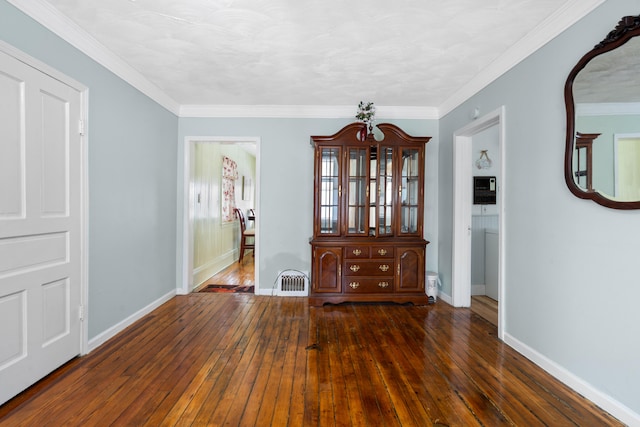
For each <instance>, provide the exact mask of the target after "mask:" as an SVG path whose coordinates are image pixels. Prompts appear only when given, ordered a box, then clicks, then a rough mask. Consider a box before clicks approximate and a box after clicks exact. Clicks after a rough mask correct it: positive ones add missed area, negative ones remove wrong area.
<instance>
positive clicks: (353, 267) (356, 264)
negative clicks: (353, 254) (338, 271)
mask: <svg viewBox="0 0 640 427" xmlns="http://www.w3.org/2000/svg"><path fill="white" fill-rule="evenodd" d="M344 275H345V276H393V260H392V259H390V260H385V261H347V262H346V263H345V269H344Z"/></svg>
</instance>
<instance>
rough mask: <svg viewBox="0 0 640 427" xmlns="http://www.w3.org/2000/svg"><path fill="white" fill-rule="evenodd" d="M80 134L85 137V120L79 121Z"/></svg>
mask: <svg viewBox="0 0 640 427" xmlns="http://www.w3.org/2000/svg"><path fill="white" fill-rule="evenodd" d="M78 133H79V134H80V135H82V136H84V120H78Z"/></svg>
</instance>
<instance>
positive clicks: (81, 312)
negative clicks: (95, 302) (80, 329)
mask: <svg viewBox="0 0 640 427" xmlns="http://www.w3.org/2000/svg"><path fill="white" fill-rule="evenodd" d="M78 318H79V319H80V320H84V306H82V305H80V306H78Z"/></svg>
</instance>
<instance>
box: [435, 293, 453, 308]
mask: <svg viewBox="0 0 640 427" xmlns="http://www.w3.org/2000/svg"><path fill="white" fill-rule="evenodd" d="M438 299H440V300H442V301H444V302H446V303H447V304H449V305H453V299H452V298H451V295H449V294H445V293H444V292H442V291H440V290H439V291H438Z"/></svg>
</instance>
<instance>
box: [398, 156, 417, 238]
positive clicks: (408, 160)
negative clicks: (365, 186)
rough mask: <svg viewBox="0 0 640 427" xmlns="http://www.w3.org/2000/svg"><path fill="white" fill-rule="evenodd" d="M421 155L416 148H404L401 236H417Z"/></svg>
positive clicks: (399, 193) (400, 202) (401, 175)
mask: <svg viewBox="0 0 640 427" xmlns="http://www.w3.org/2000/svg"><path fill="white" fill-rule="evenodd" d="M420 175H421V171H420V154H419V151H418V150H417V149H415V148H403V149H402V160H401V172H400V189H399V190H398V195H399V196H400V201H399V205H400V230H398V231H399V233H400V234H415V233H417V232H418V231H419V230H418V223H419V222H420V221H419V218H418V215H419V214H420Z"/></svg>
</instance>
